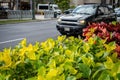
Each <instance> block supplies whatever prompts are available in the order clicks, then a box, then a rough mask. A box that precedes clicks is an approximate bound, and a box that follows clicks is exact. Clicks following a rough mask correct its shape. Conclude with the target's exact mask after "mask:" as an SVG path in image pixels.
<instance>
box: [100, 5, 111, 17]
mask: <svg viewBox="0 0 120 80" xmlns="http://www.w3.org/2000/svg"><path fill="white" fill-rule="evenodd" d="M110 13H111V12H110V10H109V9H108V8H107V7H102V6H100V7H98V14H102V15H103V14H104V15H107V14H110Z"/></svg>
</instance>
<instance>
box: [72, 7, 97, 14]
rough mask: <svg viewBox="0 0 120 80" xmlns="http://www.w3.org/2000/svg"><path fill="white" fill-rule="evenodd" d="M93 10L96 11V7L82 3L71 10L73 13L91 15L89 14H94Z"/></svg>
mask: <svg viewBox="0 0 120 80" xmlns="http://www.w3.org/2000/svg"><path fill="white" fill-rule="evenodd" d="M95 11H96V7H94V6H86V5H83V6H79V7H77V8H75V9H74V10H73V13H74V14H88V15H91V14H94V13H95Z"/></svg>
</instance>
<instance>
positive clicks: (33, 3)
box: [32, 0, 35, 20]
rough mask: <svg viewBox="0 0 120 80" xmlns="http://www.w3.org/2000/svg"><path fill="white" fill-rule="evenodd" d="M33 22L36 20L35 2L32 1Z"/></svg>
mask: <svg viewBox="0 0 120 80" xmlns="http://www.w3.org/2000/svg"><path fill="white" fill-rule="evenodd" d="M32 20H35V0H32Z"/></svg>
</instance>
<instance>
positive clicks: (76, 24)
mask: <svg viewBox="0 0 120 80" xmlns="http://www.w3.org/2000/svg"><path fill="white" fill-rule="evenodd" d="M61 25H69V26H77V24H67V23H61Z"/></svg>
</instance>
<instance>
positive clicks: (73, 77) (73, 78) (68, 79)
mask: <svg viewBox="0 0 120 80" xmlns="http://www.w3.org/2000/svg"><path fill="white" fill-rule="evenodd" d="M66 80H76V77H75V76H69V77H67V79H66Z"/></svg>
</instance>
